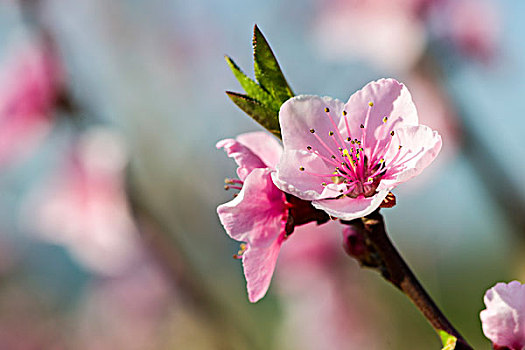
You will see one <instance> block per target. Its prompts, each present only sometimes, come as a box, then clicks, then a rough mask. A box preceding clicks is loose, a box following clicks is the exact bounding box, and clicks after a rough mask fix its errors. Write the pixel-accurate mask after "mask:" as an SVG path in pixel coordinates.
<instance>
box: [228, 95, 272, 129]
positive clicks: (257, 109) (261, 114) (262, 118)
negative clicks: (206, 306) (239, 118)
mask: <svg viewBox="0 0 525 350" xmlns="http://www.w3.org/2000/svg"><path fill="white" fill-rule="evenodd" d="M226 94H227V95H228V97H229V98H230V99H231V100H232V101H233V103H235V104H236V105H237V106H238V107H239V108H240V109H242V110H243V111H244V112H245V113H246V114H248V115H249V116H250V117H252V118H253V119H254V120H255V121H256V122H258V123H259V124H261V125H262V126H263V127H264V128H266V129H267V130H268V131H270V132H271V133H272V134H274V135H275V136H277V137H279V138H281V130H280V127H279V114H278V113H277V112H275V111H273V110H271V109H269V108H268V107H265V106H263V105H262V104H261V103H260V102H258V101H256V100H254V99H253V98H250V97H248V96H246V95H242V94H238V93H236V92H231V91H226Z"/></svg>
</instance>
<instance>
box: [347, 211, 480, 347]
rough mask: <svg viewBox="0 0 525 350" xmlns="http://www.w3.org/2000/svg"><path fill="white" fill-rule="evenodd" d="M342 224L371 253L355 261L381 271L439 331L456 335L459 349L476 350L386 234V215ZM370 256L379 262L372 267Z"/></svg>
mask: <svg viewBox="0 0 525 350" xmlns="http://www.w3.org/2000/svg"><path fill="white" fill-rule="evenodd" d="M341 222H342V223H343V224H346V225H351V226H353V227H354V228H356V229H357V230H358V231H359V232H361V233H362V234H363V235H364V240H363V243H364V245H365V247H366V249H367V252H368V254H359V255H352V256H353V257H354V258H356V259H358V260H359V261H360V263H361V264H362V265H364V266H368V267H372V268H375V269H377V270H379V272H380V273H381V275H382V276H383V277H384V278H385V279H386V280H388V281H389V282H390V283H392V284H393V285H394V286H396V287H397V288H399V289H400V290H401V291H402V292H403V293H404V294H405V295H406V296H408V297H409V298H410V300H411V301H412V302H413V303H414V304H415V305H416V307H417V308H418V309H419V311H421V313H423V315H424V316H425V318H426V319H427V320H428V321H429V322H430V324H431V325H432V327H434V329H436V331H439V330H443V331H445V332H447V333H448V334H451V335H453V336H455V337H456V338H457V339H458V341H457V344H456V348H455V349H456V350H469V349H470V350H471V349H472V347H471V346H470V345H469V344H468V343H467V341H466V340H465V339H464V338H463V337H462V336H461V334H460V333H459V332H458V331H457V330H456V329H455V328H454V326H452V324H451V323H450V321H449V320H448V319H447V318H446V317H445V315H443V313H442V312H441V310H440V309H439V308H438V307H437V305H436V303H435V302H434V301H433V300H432V298H431V297H430V295H429V294H428V293H427V292H426V291H425V289H424V288H423V286H422V285H421V284H420V283H419V281H418V280H417V278H416V276H415V275H414V273H413V272H412V271H411V270H410V268H409V267H408V265H407V263H406V262H405V261H404V260H403V258H402V257H401V255H400V254H399V252H398V251H397V249H396V248H395V247H394V245H393V244H392V241H391V240H390V238H389V237H388V234H387V233H386V231H385V224H384V220H383V216H382V215H381V214H380V213H379V210H376V211H375V212H373V213H372V214H370V215H368V216H366V217H364V218H361V219H357V220H353V221H341ZM370 256H373V257H374V261H376V263H375V264H373V266H370V259H368V258H367V257H370Z"/></svg>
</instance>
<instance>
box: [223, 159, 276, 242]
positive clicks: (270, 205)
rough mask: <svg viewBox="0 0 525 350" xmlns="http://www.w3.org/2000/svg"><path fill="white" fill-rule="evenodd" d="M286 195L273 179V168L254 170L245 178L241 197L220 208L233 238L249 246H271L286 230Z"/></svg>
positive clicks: (227, 229)
mask: <svg viewBox="0 0 525 350" xmlns="http://www.w3.org/2000/svg"><path fill="white" fill-rule="evenodd" d="M284 203H285V196H284V193H282V192H281V191H280V190H279V189H278V188H277V187H275V186H274V184H273V182H272V179H271V170H270V169H267V168H266V169H255V170H253V171H252V172H251V173H250V174H249V175H248V176H247V177H246V179H245V180H244V184H243V186H242V190H241V191H240V192H239V194H238V196H237V197H236V198H234V199H233V200H231V201H230V202H228V203H225V204H222V205H220V206H219V207H218V208H217V213H218V214H219V219H220V221H221V223H222V225H223V226H224V228H225V229H226V232H227V233H228V235H230V237H232V238H233V239H235V240H237V241H242V242H247V243H248V244H249V245H250V246H252V247H254V246H258V247H268V246H270V245H271V244H273V242H274V241H275V240H276V239H277V237H278V236H279V234H280V233H281V232H283V230H284V226H285V220H286V207H285V204H284Z"/></svg>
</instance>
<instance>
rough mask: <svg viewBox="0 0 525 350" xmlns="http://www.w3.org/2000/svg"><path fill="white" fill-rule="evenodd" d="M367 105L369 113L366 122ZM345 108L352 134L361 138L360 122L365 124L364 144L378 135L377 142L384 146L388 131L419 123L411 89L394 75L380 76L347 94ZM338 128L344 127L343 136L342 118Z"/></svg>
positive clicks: (371, 142)
mask: <svg viewBox="0 0 525 350" xmlns="http://www.w3.org/2000/svg"><path fill="white" fill-rule="evenodd" d="M370 102H372V103H373V106H372V107H370V106H369V103H370ZM369 109H370V116H369V119H368V124H366V116H367V113H368V111H369ZM344 110H345V111H346V112H347V113H348V117H347V119H348V123H349V126H350V131H351V133H352V138H358V139H360V138H361V133H362V131H363V129H361V128H360V125H361V124H363V125H365V126H366V133H367V134H366V140H365V142H364V143H365V146H366V147H365V148H370V147H373V146H374V145H375V144H376V141H377V140H378V139H379V140H383V141H382V142H381V143H380V146H385V145H386V144H387V142H388V140H389V136H390V135H389V134H390V131H392V130H393V129H397V128H401V127H403V126H407V125H417V124H418V117H417V110H416V106H415V105H414V102H413V101H412V96H411V95H410V92H409V91H408V89H407V88H406V87H405V85H403V84H401V83H399V82H398V81H396V80H394V79H380V80H377V81H373V82H371V83H368V84H367V85H365V87H363V88H362V89H361V90H359V91H357V92H356V93H354V94H353V95H352V96H350V99H349V100H348V102H347V103H346V104H345V106H344ZM385 116H386V117H388V122H387V123H386V124H385V125H383V124H384V123H383V118H384V117H385ZM380 126H383V127H380ZM339 129H340V130H345V134H344V136H346V125H345V122H344V119H341V121H340V123H339Z"/></svg>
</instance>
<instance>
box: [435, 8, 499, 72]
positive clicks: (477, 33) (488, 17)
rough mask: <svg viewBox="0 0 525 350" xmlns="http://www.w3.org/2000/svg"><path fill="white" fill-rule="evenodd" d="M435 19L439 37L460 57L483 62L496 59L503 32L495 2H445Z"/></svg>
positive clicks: (437, 10)
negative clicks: (450, 45)
mask: <svg viewBox="0 0 525 350" xmlns="http://www.w3.org/2000/svg"><path fill="white" fill-rule="evenodd" d="M432 17H433V21H434V22H435V23H434V29H435V31H436V35H437V36H438V37H440V38H441V39H444V40H447V41H449V43H451V44H452V45H453V47H454V48H455V49H456V50H458V51H459V53H460V54H462V55H464V56H466V57H470V58H473V59H477V60H479V61H482V62H488V61H490V60H491V59H492V58H493V57H494V55H495V53H496V50H497V45H498V38H499V35H500V29H501V24H500V18H499V14H498V8H497V6H496V3H495V2H493V1H487V0H448V1H442V4H440V6H436V8H435V9H434V11H433V13H432Z"/></svg>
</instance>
